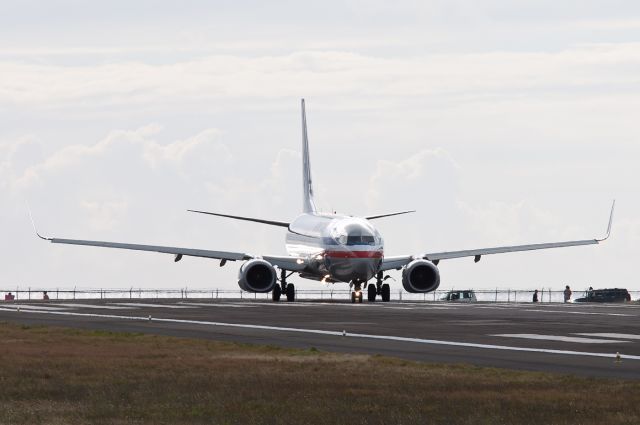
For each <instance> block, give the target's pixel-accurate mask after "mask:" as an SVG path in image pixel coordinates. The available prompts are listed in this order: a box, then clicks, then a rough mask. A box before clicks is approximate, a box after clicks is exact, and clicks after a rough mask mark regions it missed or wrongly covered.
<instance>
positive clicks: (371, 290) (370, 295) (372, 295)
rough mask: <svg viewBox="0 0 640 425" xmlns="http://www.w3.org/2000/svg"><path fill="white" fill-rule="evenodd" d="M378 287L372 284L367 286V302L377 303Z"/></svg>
mask: <svg viewBox="0 0 640 425" xmlns="http://www.w3.org/2000/svg"><path fill="white" fill-rule="evenodd" d="M376 292H377V289H376V285H374V284H373V283H370V284H369V286H367V300H369V302H370V303H372V302H375V300H376Z"/></svg>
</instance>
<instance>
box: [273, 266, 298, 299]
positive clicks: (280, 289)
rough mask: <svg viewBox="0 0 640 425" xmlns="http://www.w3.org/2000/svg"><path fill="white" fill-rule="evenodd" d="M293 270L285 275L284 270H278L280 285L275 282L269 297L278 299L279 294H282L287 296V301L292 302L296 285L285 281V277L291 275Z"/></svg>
mask: <svg viewBox="0 0 640 425" xmlns="http://www.w3.org/2000/svg"><path fill="white" fill-rule="evenodd" d="M292 274H293V272H291V273H289V275H287V271H286V270H280V285H278V284H276V286H274V287H273V292H272V293H271V299H272V300H273V301H280V296H282V294H284V295H285V296H286V297H287V301H290V302H293V301H295V300H296V287H295V285H294V284H293V283H287V278H288V277H289V276H291V275H292Z"/></svg>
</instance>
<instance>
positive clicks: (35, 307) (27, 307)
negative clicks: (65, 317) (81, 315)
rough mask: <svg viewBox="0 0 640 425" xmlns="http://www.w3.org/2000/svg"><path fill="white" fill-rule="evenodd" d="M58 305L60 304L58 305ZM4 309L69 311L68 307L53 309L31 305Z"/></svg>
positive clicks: (14, 305)
mask: <svg viewBox="0 0 640 425" xmlns="http://www.w3.org/2000/svg"><path fill="white" fill-rule="evenodd" d="M56 305H58V304H56ZM3 307H7V308H13V309H16V310H17V309H21V310H52V311H53V310H68V308H66V307H52V306H49V305H30V304H11V305H5V306H3Z"/></svg>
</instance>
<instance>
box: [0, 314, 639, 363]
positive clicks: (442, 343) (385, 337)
mask: <svg viewBox="0 0 640 425" xmlns="http://www.w3.org/2000/svg"><path fill="white" fill-rule="evenodd" d="M0 311H11V312H15V310H14V309H6V308H2V307H0ZM29 313H30V314H51V315H59V316H75V317H96V318H101V319H122V320H125V321H126V320H128V321H141V322H148V321H150V317H140V316H117V315H115V314H97V313H74V312H70V311H42V310H33V311H29ZM16 314H18V313H16ZM152 321H153V322H164V323H181V324H191V325H204V326H214V327H218V326H219V327H228V328H241V329H257V330H266V331H278V332H295V333H305V334H313V335H325V336H337V337H342V338H363V339H377V340H387V341H396V342H411V343H418V344H425V345H440V346H452V347H468V348H480V349H490V350H503V351H521V352H530V353H545V354H561V355H568V356H584V357H605V358H611V359H615V358H616V354H615V353H597V352H588V351H571V350H555V349H548V348H533V347H511V346H507V345H494V344H478V343H473V342H458V341H442V340H437V339H421V338H408V337H401V336H392V335H370V334H360V333H343V332H336V331H325V330H320V329H301V328H287V327H279V326H265V325H249V324H244V323H223V322H209V321H202V320H183V319H166V318H154V319H152ZM620 358H623V359H628V360H640V356H636V355H629V354H621V355H620Z"/></svg>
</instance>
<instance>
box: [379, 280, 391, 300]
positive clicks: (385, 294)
mask: <svg viewBox="0 0 640 425" xmlns="http://www.w3.org/2000/svg"><path fill="white" fill-rule="evenodd" d="M380 292H381V294H380V295H381V296H382V302H385V303H387V302H389V301H391V288H390V287H389V284H388V283H385V284H383V285H382V288H381V291H380Z"/></svg>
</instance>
